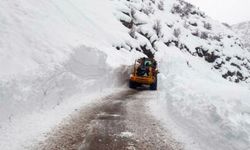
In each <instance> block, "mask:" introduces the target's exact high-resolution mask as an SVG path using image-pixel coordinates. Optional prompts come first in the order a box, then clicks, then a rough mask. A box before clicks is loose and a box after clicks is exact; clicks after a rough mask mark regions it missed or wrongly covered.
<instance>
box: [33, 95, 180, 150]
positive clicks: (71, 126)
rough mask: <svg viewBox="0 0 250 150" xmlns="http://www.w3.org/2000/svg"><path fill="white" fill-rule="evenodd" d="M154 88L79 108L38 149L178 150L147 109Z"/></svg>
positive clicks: (113, 97)
mask: <svg viewBox="0 0 250 150" xmlns="http://www.w3.org/2000/svg"><path fill="white" fill-rule="evenodd" d="M155 93H156V92H152V91H136V90H128V91H123V92H120V93H116V94H113V95H110V96H107V97H105V98H104V99H103V100H102V102H101V103H96V104H94V105H93V106H91V107H88V108H83V109H82V110H79V112H78V113H77V115H74V116H72V117H71V119H70V120H69V121H67V123H63V124H62V125H59V127H58V128H57V129H55V130H54V131H53V132H52V133H50V134H49V135H48V137H47V139H46V140H45V141H44V142H42V143H40V144H39V146H38V148H37V149H43V150H59V149H60V150H179V149H182V148H181V146H180V144H179V143H178V142H176V141H175V140H174V139H173V138H172V137H171V136H170V134H169V133H168V131H166V130H165V129H164V128H163V127H161V125H160V123H159V122H158V121H156V120H155V119H154V117H152V116H151V115H150V113H149V112H148V108H147V106H146V105H145V104H146V102H147V101H149V100H153V99H155V98H156V94H155Z"/></svg>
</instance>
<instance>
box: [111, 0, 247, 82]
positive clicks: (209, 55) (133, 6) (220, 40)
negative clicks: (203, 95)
mask: <svg viewBox="0 0 250 150" xmlns="http://www.w3.org/2000/svg"><path fill="white" fill-rule="evenodd" d="M115 2H116V3H117V6H118V7H117V13H116V17H117V18H118V19H119V20H120V21H121V22H122V23H123V25H124V26H126V27H127V28H128V29H127V30H128V31H127V32H128V33H129V34H130V36H131V37H133V38H134V39H135V41H139V42H138V43H137V45H133V44H130V43H128V42H127V43H126V46H124V45H121V46H120V47H124V48H126V47H128V49H129V50H130V49H132V48H134V49H137V50H139V51H144V52H145V51H149V50H151V51H152V52H153V53H154V52H155V51H159V50H160V49H159V48H158V45H159V44H162V43H163V44H165V45H167V46H171V45H175V46H176V47H178V49H180V50H181V51H183V52H185V53H189V54H190V55H193V56H194V57H198V56H199V57H200V58H201V59H204V61H206V62H207V63H210V66H211V69H214V70H215V71H216V72H220V74H221V75H222V77H224V78H226V79H228V80H230V81H234V82H240V81H246V80H248V78H249V77H250V54H249V53H248V51H246V50H245V49H244V48H243V44H242V43H241V41H240V40H239V38H238V37H237V35H235V33H234V32H233V31H231V30H230V29H229V28H228V27H226V26H224V25H222V24H221V23H220V22H217V21H214V20H212V19H211V18H209V17H208V16H206V15H205V14H204V13H203V12H202V11H200V10H199V9H197V8H196V7H194V6H193V5H191V4H189V3H187V2H184V1H182V0H169V1H163V0H143V1H141V0H131V1H119V0H117V1H115ZM118 47H119V46H118Z"/></svg>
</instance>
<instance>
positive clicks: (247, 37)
mask: <svg viewBox="0 0 250 150" xmlns="http://www.w3.org/2000/svg"><path fill="white" fill-rule="evenodd" d="M232 29H233V30H234V31H235V32H236V33H237V34H238V35H239V36H240V37H241V38H242V39H243V40H244V45H245V46H246V48H247V49H248V50H250V21H248V22H242V23H239V24H236V25H233V26H232Z"/></svg>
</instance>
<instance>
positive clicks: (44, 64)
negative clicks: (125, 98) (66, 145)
mask: <svg viewBox="0 0 250 150" xmlns="http://www.w3.org/2000/svg"><path fill="white" fill-rule="evenodd" d="M0 34H1V37H0V54H1V55H0V149H24V148H25V147H24V146H26V145H27V143H26V142H27V141H32V140H33V139H34V137H36V138H37V139H39V138H41V137H42V135H43V133H44V132H47V131H48V130H49V129H50V128H51V127H53V126H54V125H56V124H57V123H58V122H60V121H61V120H62V119H63V118H65V117H66V116H67V115H68V114H69V113H72V112H73V111H74V110H75V109H77V108H78V107H81V106H82V105H85V104H87V103H90V101H87V100H86V99H89V98H86V97H87V96H89V95H91V94H92V95H100V93H105V90H106V89H112V90H113V91H115V89H116V88H118V87H122V85H124V83H125V82H126V79H127V78H128V65H130V64H131V63H132V62H133V61H134V59H135V58H137V57H141V56H145V55H144V54H146V55H148V56H151V55H152V54H155V57H156V59H157V60H158V61H159V66H160V72H161V74H160V75H159V83H160V85H159V89H160V90H159V92H157V93H156V94H158V95H159V96H158V97H159V99H157V100H155V101H154V102H153V103H151V104H150V108H151V109H152V111H153V112H154V114H155V115H156V116H157V117H159V119H161V121H163V123H165V124H167V123H170V124H168V126H167V128H171V129H173V130H172V131H173V134H174V135H177V136H176V137H177V138H178V137H179V138H180V139H179V140H180V142H183V143H184V144H186V145H185V146H187V148H189V149H192V150H193V149H194V148H196V149H237V147H238V148H239V149H248V148H249V143H250V142H249V141H250V140H249V136H250V135H249V133H250V121H249V120H250V119H249V109H250V102H249V97H250V94H249V93H250V90H249V85H248V84H247V83H248V82H249V77H250V72H249V69H250V56H249V53H248V52H247V50H246V49H244V48H243V44H242V43H241V41H240V40H239V38H238V37H237V35H236V34H235V33H234V32H233V31H231V29H228V28H227V27H226V26H224V25H222V24H221V23H219V22H217V21H214V20H212V19H211V18H209V17H208V16H206V15H205V14H204V13H203V12H202V11H200V10H198V9H197V8H196V7H194V6H193V5H191V4H189V3H186V2H184V1H182V0H130V1H127V0H101V1H100V0H91V1H90V0H36V1H32V0H27V1H22V0H12V1H0ZM143 53H144V54H143ZM224 78H226V79H227V80H225V79H224ZM228 80H229V81H233V82H229V81H228ZM235 82H239V83H238V84H237V83H235ZM184 125H187V126H184ZM207 131H210V132H209V133H208V132H207ZM178 135H179V136H178ZM195 142H196V143H195ZM223 143H225V144H223Z"/></svg>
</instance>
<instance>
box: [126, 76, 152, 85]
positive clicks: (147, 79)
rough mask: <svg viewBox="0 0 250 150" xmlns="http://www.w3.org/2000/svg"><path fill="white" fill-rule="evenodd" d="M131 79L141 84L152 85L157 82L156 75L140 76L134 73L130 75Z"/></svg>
mask: <svg viewBox="0 0 250 150" xmlns="http://www.w3.org/2000/svg"><path fill="white" fill-rule="evenodd" d="M130 81H133V82H135V83H140V84H147V85H151V84H153V83H154V82H155V78H154V77H140V76H134V75H132V76H131V77H130Z"/></svg>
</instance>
